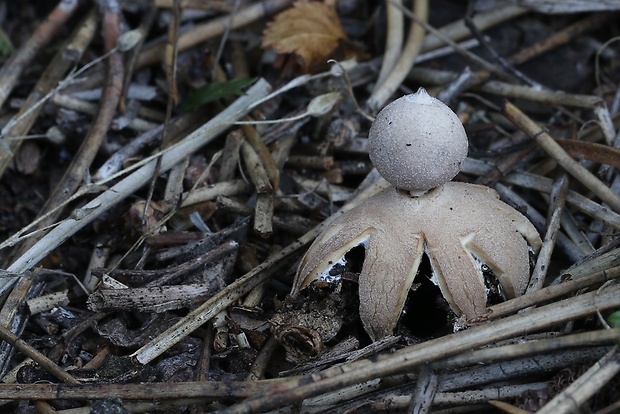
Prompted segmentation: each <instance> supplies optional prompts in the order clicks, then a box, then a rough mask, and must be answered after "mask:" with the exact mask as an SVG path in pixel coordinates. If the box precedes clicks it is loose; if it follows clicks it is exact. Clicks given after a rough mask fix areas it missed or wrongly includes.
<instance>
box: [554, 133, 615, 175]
mask: <svg viewBox="0 0 620 414" xmlns="http://www.w3.org/2000/svg"><path fill="white" fill-rule="evenodd" d="M556 141H557V143H558V144H560V145H561V146H562V148H564V151H566V152H567V153H569V154H570V156H571V157H573V158H577V159H584V160H588V161H594V162H598V163H599V164H606V165H609V166H612V167H615V168H620V150H618V149H617V148H613V147H610V146H609V145H603V144H597V143H595V142H586V141H577V140H574V139H557V140H556Z"/></svg>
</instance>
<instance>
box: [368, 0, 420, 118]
mask: <svg viewBox="0 0 620 414" xmlns="http://www.w3.org/2000/svg"><path fill="white" fill-rule="evenodd" d="M392 7H397V6H396V5H392ZM413 11H414V13H415V15H416V16H418V18H419V19H420V20H422V21H427V20H428V0H416V1H415V4H414V6H413ZM424 33H425V30H424V28H423V27H422V26H420V25H419V24H417V23H412V26H411V29H410V31H409V35H408V36H407V43H406V44H405V48H404V49H403V51H402V54H401V56H400V58H399V59H398V62H396V65H395V66H394V69H393V70H392V71H391V72H390V74H389V76H388V77H387V78H386V79H385V81H383V83H381V84H379V86H378V87H377V88H376V89H375V91H374V92H373V94H372V95H371V96H370V98H368V101H367V105H368V107H369V108H370V109H371V111H372V112H376V111H377V110H378V109H379V108H381V107H382V106H383V105H384V104H385V102H386V101H387V100H388V99H389V98H390V96H392V94H393V93H394V91H396V89H398V87H399V86H400V84H401V83H402V82H403V80H404V79H405V78H406V77H407V74H408V73H409V71H410V70H411V67H412V66H413V63H414V62H415V58H416V57H417V56H418V53H419V52H420V49H421V48H422V42H423V41H424Z"/></svg>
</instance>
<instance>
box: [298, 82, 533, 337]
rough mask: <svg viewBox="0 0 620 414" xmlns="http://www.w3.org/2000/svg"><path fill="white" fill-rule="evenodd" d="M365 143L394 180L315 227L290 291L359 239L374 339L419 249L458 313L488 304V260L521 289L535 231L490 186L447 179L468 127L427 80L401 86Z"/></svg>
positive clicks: (398, 308) (401, 302) (388, 327)
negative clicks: (419, 85)
mask: <svg viewBox="0 0 620 414" xmlns="http://www.w3.org/2000/svg"><path fill="white" fill-rule="evenodd" d="M369 146H370V150H369V151H370V159H371V161H372V162H373V164H374V165H375V167H376V168H377V170H378V171H379V173H380V174H381V175H382V176H383V177H384V178H385V179H386V180H387V181H388V182H389V183H390V184H392V187H390V188H387V189H385V190H384V191H382V192H380V193H379V194H377V195H375V196H373V197H371V198H369V199H368V200H366V201H364V202H363V203H361V204H360V205H358V206H357V207H355V208H353V209H351V210H350V211H348V212H346V213H345V214H343V215H342V216H340V217H339V218H337V219H336V220H335V221H334V222H333V223H332V224H331V225H330V226H329V227H328V228H327V229H326V230H325V231H324V232H323V233H322V234H321V235H319V237H317V239H316V240H315V241H314V243H313V244H312V245H311V246H310V249H309V250H308V251H307V253H306V254H305V256H304V257H303V259H302V261H301V263H300V266H299V268H298V271H297V274H296V277H295V281H294V284H293V289H292V292H291V295H292V296H293V297H294V296H296V295H298V294H299V292H300V291H301V290H302V289H304V288H305V287H307V286H308V285H309V284H311V283H313V282H316V281H320V282H325V281H326V280H329V279H330V277H331V276H329V274H330V270H331V269H332V268H333V267H334V266H335V265H336V264H338V263H342V262H343V261H344V260H345V255H346V254H347V253H348V252H349V251H351V250H352V249H354V248H355V247H357V246H362V247H363V248H364V249H365V257H364V262H363V265H362V270H361V273H360V275H359V280H358V284H359V287H358V289H359V299H360V308H359V314H360V318H361V320H362V323H363V326H364V329H365V330H366V332H367V333H368V335H369V336H370V338H371V339H373V340H378V339H381V338H383V337H385V336H387V335H391V334H393V332H394V329H395V327H396V325H397V323H398V320H399V318H400V316H401V314H402V311H403V307H404V306H405V301H406V299H407V296H408V293H409V291H410V289H411V287H412V285H413V283H414V279H415V278H416V274H417V273H418V269H419V267H420V263H421V261H422V258H423V256H424V255H426V256H427V257H428V258H429V262H430V266H431V269H432V276H431V278H430V279H431V282H432V283H434V284H435V285H436V286H437V287H438V288H439V290H440V291H441V294H442V295H443V297H444V298H445V300H446V301H447V303H448V304H449V306H450V308H451V310H452V311H453V312H454V314H455V315H456V316H457V317H460V318H461V319H463V318H464V319H465V320H469V319H472V318H475V317H477V316H481V315H483V314H484V312H485V310H486V307H487V303H488V302H487V299H488V295H489V287H488V282H485V274H484V273H485V271H484V269H490V270H491V271H492V273H493V274H494V275H495V277H496V278H497V282H498V283H499V286H498V288H499V289H500V290H501V291H502V294H503V296H504V297H505V298H513V297H515V296H520V295H522V294H523V293H525V289H526V287H527V284H528V281H529V278H530V268H529V251H530V249H532V250H533V251H534V252H537V251H538V250H539V249H540V246H541V239H540V236H539V235H538V232H537V231H536V229H535V228H534V226H533V225H532V224H531V223H530V222H529V221H528V219H527V218H526V217H525V216H523V215H522V214H521V213H519V212H518V211H517V210H515V209H514V208H512V207H511V206H509V205H507V204H505V203H503V202H502V201H500V200H499V197H498V195H497V193H496V192H495V191H494V190H492V189H490V188H488V187H484V186H480V185H475V184H467V183H460V182H450V180H451V179H452V178H454V176H456V174H458V172H459V171H460V168H461V165H462V163H463V161H464V159H465V157H466V156H467V136H466V134H465V130H464V128H463V125H462V124H461V122H460V121H459V119H458V117H457V116H456V114H454V112H452V110H450V108H448V107H447V106H446V105H445V104H443V103H442V102H441V101H439V100H437V99H435V98H433V97H431V96H430V95H428V94H427V93H426V91H425V90H424V89H420V90H419V91H418V92H417V93H415V94H412V95H407V96H403V97H401V98H399V99H397V100H395V101H394V102H392V103H391V104H389V105H388V106H386V107H385V108H384V109H383V110H382V111H381V112H379V114H378V115H377V118H376V119H375V121H374V123H373V125H372V127H371V128H370V132H369ZM528 245H529V246H528ZM419 316H420V317H421V318H423V317H424V315H419ZM413 317H414V318H415V317H416V316H415V315H413Z"/></svg>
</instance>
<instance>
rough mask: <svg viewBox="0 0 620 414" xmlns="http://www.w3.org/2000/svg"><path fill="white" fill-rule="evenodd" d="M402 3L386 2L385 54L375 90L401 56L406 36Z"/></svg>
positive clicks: (394, 0) (398, 1)
mask: <svg viewBox="0 0 620 414" xmlns="http://www.w3.org/2000/svg"><path fill="white" fill-rule="evenodd" d="M402 4H403V2H402V0H393V1H388V2H387V3H386V13H387V36H386V38H385V53H384V54H383V62H382V63H381V71H380V72H379V77H378V78H377V83H376V84H375V87H374V90H373V92H374V91H375V90H377V89H378V88H379V86H380V85H381V84H382V83H383V82H384V81H385V79H386V78H387V77H388V75H389V74H390V73H391V72H392V69H394V66H395V65H396V63H397V62H398V58H399V57H400V53H401V48H402V46H403V39H404V37H405V22H404V19H403V12H402V10H401V7H402Z"/></svg>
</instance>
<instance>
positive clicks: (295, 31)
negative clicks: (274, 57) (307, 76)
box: [262, 1, 347, 72]
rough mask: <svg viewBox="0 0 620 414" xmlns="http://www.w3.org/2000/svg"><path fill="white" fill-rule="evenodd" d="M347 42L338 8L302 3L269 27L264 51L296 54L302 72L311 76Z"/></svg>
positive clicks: (279, 17)
mask: <svg viewBox="0 0 620 414" xmlns="http://www.w3.org/2000/svg"><path fill="white" fill-rule="evenodd" d="M346 40H347V35H346V34H345V32H344V29H343V28H342V24H341V23H340V18H339V17H338V13H336V10H335V8H334V7H332V6H330V5H328V4H325V3H321V2H317V1H313V2H305V1H298V2H296V3H294V4H293V7H291V8H290V9H287V10H285V11H283V12H282V13H280V14H278V15H277V16H276V17H275V19H274V20H273V21H272V22H271V23H269V24H268V25H267V28H266V29H265V31H264V32H263V41H262V47H264V48H268V47H271V48H273V49H275V50H276V51H278V53H281V54H288V53H290V54H294V55H295V57H296V59H297V63H298V64H299V65H300V66H301V69H302V71H303V72H311V71H312V70H313V69H315V68H317V67H320V66H322V65H324V64H325V62H326V61H327V60H328V59H329V58H330V57H332V56H331V54H332V53H333V52H334V51H335V50H336V49H337V48H338V46H339V44H340V43H341V42H343V41H346Z"/></svg>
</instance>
